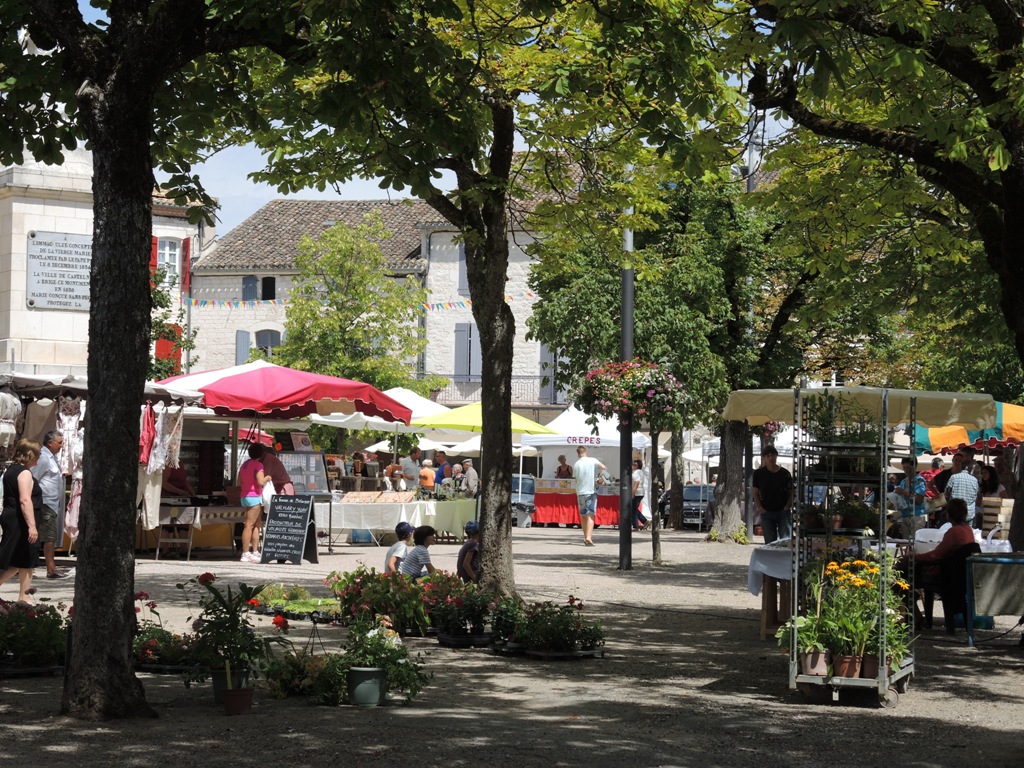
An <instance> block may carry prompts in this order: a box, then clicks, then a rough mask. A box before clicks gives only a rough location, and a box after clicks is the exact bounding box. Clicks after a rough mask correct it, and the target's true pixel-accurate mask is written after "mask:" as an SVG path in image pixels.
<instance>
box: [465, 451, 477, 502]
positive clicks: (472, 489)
mask: <svg viewBox="0 0 1024 768" xmlns="http://www.w3.org/2000/svg"><path fill="white" fill-rule="evenodd" d="M462 490H463V491H464V492H465V494H466V498H467V499H475V498H476V497H477V494H478V493H480V474H479V473H478V472H477V471H476V470H475V469H473V460H472V459H463V461H462Z"/></svg>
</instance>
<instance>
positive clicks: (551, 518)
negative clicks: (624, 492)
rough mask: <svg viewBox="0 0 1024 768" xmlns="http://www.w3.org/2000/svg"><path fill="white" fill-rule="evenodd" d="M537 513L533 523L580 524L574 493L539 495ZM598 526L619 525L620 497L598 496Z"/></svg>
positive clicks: (535, 502)
mask: <svg viewBox="0 0 1024 768" xmlns="http://www.w3.org/2000/svg"><path fill="white" fill-rule="evenodd" d="M533 503H534V506H535V507H536V511H534V513H533V523H534V524H535V525H537V524H541V523H561V524H562V525H569V524H572V523H579V521H580V508H579V502H577V501H576V494H574V493H538V494H537V495H535V496H534V497H533ZM595 522H596V523H597V524H598V525H618V524H619V497H618V496H598V497H597V519H596V520H595Z"/></svg>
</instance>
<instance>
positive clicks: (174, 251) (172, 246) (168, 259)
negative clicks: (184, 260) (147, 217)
mask: <svg viewBox="0 0 1024 768" xmlns="http://www.w3.org/2000/svg"><path fill="white" fill-rule="evenodd" d="M156 267H157V269H160V270H163V273H164V283H165V284H166V285H177V284H178V275H179V274H180V273H181V241H180V240H171V239H170V238H166V237H161V238H160V240H159V242H158V243H157V250H156Z"/></svg>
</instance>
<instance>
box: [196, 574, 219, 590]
mask: <svg viewBox="0 0 1024 768" xmlns="http://www.w3.org/2000/svg"><path fill="white" fill-rule="evenodd" d="M216 580H217V577H216V576H214V575H213V574H212V573H209V572H207V573H201V574H199V578H198V579H196V581H198V582H199V583H200V584H202V585H203V586H204V587H205V586H206V585H207V584H213V582H215V581H216Z"/></svg>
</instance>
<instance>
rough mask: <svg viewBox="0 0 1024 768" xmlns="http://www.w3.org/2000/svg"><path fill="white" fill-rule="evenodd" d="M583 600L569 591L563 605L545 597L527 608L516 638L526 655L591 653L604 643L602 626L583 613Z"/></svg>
mask: <svg viewBox="0 0 1024 768" xmlns="http://www.w3.org/2000/svg"><path fill="white" fill-rule="evenodd" d="M582 611H583V601H582V600H580V599H578V598H576V597H574V596H573V595H569V598H568V600H567V601H566V604H565V605H560V606H559V605H555V604H554V603H552V602H550V601H548V602H544V603H534V604H533V605H531V606H529V607H528V608H527V609H526V615H525V617H524V619H523V624H522V628H521V629H520V631H519V633H518V638H519V639H520V640H521V642H522V644H523V646H524V647H525V648H526V653H527V654H528V655H533V656H540V657H545V658H559V657H573V656H592V655H595V654H596V652H597V649H598V648H600V647H601V646H602V645H604V641H605V638H604V630H603V629H602V628H601V625H600V624H599V623H598V622H596V621H587V620H586V619H584V618H583V616H582Z"/></svg>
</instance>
